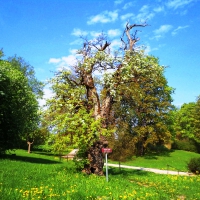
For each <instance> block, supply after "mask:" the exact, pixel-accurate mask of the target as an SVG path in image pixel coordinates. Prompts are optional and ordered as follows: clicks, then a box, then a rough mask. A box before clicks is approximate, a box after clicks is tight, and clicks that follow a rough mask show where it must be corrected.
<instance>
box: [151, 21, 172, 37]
mask: <svg viewBox="0 0 200 200" xmlns="http://www.w3.org/2000/svg"><path fill="white" fill-rule="evenodd" d="M172 27H173V26H172V25H168V24H166V25H162V26H160V28H158V29H156V30H154V31H153V32H154V34H155V36H154V37H153V38H152V39H156V40H158V39H160V38H162V37H163V36H164V35H165V34H166V33H167V32H169V31H170V30H171V29H172Z"/></svg>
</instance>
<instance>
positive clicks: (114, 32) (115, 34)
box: [107, 29, 121, 37]
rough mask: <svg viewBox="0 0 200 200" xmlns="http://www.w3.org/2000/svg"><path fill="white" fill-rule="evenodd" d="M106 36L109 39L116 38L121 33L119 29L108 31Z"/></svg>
mask: <svg viewBox="0 0 200 200" xmlns="http://www.w3.org/2000/svg"><path fill="white" fill-rule="evenodd" d="M107 34H108V36H109V37H116V36H119V35H120V34H121V31H120V30H119V29H110V30H108V33H107Z"/></svg>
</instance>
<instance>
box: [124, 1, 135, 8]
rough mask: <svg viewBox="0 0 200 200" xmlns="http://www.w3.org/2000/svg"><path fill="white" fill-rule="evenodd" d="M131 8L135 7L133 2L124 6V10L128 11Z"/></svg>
mask: <svg viewBox="0 0 200 200" xmlns="http://www.w3.org/2000/svg"><path fill="white" fill-rule="evenodd" d="M131 6H133V2H128V3H126V4H125V5H124V6H123V9H124V10H126V9H127V8H130V7H131Z"/></svg>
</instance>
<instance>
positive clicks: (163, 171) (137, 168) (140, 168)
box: [104, 163, 193, 176]
mask: <svg viewBox="0 0 200 200" xmlns="http://www.w3.org/2000/svg"><path fill="white" fill-rule="evenodd" d="M104 166H106V164H105V165H104ZM108 166H110V167H119V165H118V164H109V163H108ZM120 167H121V168H127V169H136V170H142V171H148V172H153V173H156V174H170V175H182V176H192V175H193V174H192V173H188V172H179V171H171V170H161V169H153V168H145V167H134V166H127V165H120Z"/></svg>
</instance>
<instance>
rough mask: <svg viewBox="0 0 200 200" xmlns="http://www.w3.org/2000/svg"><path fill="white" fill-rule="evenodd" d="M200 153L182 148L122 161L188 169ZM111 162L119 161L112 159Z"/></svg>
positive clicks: (135, 164) (182, 169)
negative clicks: (188, 165)
mask: <svg viewBox="0 0 200 200" xmlns="http://www.w3.org/2000/svg"><path fill="white" fill-rule="evenodd" d="M199 157H200V154H197V153H194V152H188V151H182V150H176V151H172V152H170V151H169V152H164V153H163V154H161V155H159V156H158V155H155V154H152V155H147V156H144V157H137V158H136V157H133V158H132V160H129V161H127V162H121V164H123V165H130V166H136V167H148V168H156V169H169V170H175V171H188V169H187V163H188V162H189V161H190V159H191V158H199ZM110 163H118V162H114V161H110Z"/></svg>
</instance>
